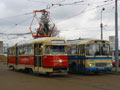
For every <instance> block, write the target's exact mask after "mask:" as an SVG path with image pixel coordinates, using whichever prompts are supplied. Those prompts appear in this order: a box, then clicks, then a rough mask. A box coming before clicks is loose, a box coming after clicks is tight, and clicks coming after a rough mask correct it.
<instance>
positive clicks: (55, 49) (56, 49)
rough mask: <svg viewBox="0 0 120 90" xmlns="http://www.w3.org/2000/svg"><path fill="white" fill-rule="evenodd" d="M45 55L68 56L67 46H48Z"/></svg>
mask: <svg viewBox="0 0 120 90" xmlns="http://www.w3.org/2000/svg"><path fill="white" fill-rule="evenodd" d="M45 54H66V50H65V46H46V50H45Z"/></svg>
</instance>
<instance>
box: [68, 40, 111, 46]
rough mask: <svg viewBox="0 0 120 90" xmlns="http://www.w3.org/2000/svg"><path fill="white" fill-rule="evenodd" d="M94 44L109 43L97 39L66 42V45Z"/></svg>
mask: <svg viewBox="0 0 120 90" xmlns="http://www.w3.org/2000/svg"><path fill="white" fill-rule="evenodd" d="M95 42H104V43H109V41H107V40H98V39H89V40H68V42H67V43H68V45H69V44H72V45H79V44H90V43H95Z"/></svg>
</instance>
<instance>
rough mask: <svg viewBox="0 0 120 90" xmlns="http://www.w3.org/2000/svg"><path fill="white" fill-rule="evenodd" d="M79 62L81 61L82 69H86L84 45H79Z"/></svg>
mask: <svg viewBox="0 0 120 90" xmlns="http://www.w3.org/2000/svg"><path fill="white" fill-rule="evenodd" d="M79 62H80V70H84V69H85V47H84V45H80V46H79Z"/></svg>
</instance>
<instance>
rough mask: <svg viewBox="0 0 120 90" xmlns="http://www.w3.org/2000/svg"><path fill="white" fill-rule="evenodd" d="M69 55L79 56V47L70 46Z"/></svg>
mask: <svg viewBox="0 0 120 90" xmlns="http://www.w3.org/2000/svg"><path fill="white" fill-rule="evenodd" d="M68 54H77V46H68Z"/></svg>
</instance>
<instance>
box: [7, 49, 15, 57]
mask: <svg viewBox="0 0 120 90" xmlns="http://www.w3.org/2000/svg"><path fill="white" fill-rule="evenodd" d="M8 53H9V55H12V56H14V55H15V49H14V48H11V49H9V50H8Z"/></svg>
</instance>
